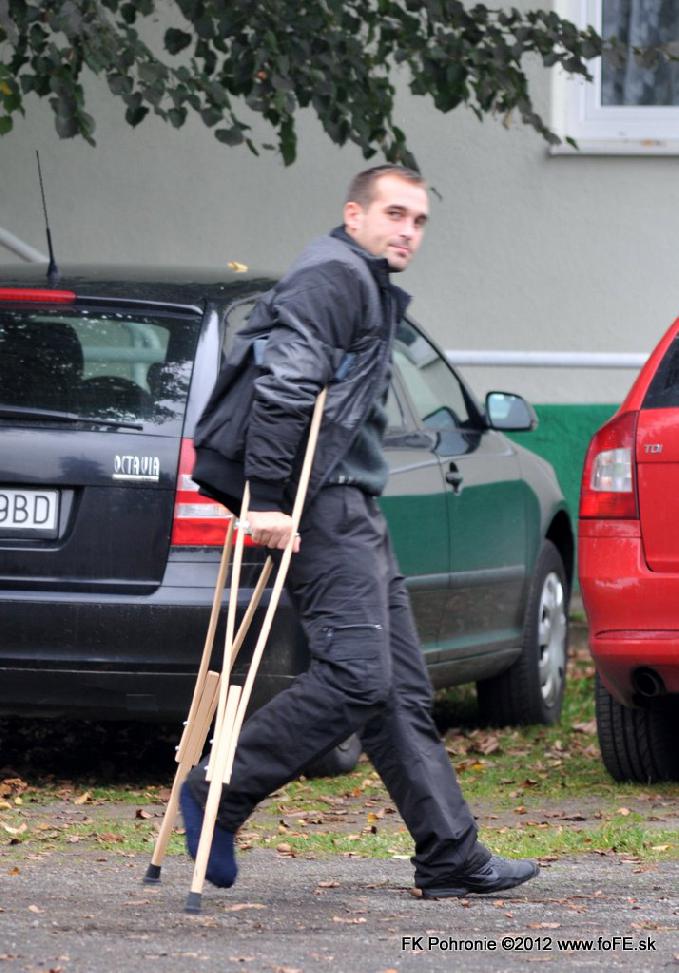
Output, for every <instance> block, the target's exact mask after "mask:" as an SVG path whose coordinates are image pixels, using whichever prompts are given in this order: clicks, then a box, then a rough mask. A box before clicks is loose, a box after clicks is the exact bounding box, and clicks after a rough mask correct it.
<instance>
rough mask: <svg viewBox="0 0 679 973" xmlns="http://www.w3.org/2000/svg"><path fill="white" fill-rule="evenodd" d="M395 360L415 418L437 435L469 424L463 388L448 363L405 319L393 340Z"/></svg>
mask: <svg viewBox="0 0 679 973" xmlns="http://www.w3.org/2000/svg"><path fill="white" fill-rule="evenodd" d="M394 362H395V364H396V365H397V366H398V369H399V371H400V373H401V375H402V377H403V381H404V383H405V386H406V389H407V390H408V394H409V396H410V398H411V400H412V403H413V407H414V409H415V412H416V413H417V417H418V419H419V420H420V421H421V422H422V425H423V426H425V428H426V429H430V430H431V431H432V432H436V433H439V434H442V433H444V432H445V431H446V430H449V429H454V430H457V429H459V428H461V427H462V428H464V427H467V426H469V425H470V415H469V408H468V404H467V397H466V394H465V392H464V389H463V387H462V385H461V384H460V382H459V381H458V379H457V376H456V375H455V373H454V372H453V371H452V369H451V368H450V366H449V365H448V363H447V362H446V361H445V360H444V359H443V358H441V356H440V355H439V353H438V352H437V350H436V349H435V348H434V346H433V345H431V344H430V343H429V342H428V341H427V339H426V338H425V337H423V335H421V334H420V333H419V331H417V330H416V329H415V328H414V327H413V326H412V324H410V323H409V322H408V321H402V322H401V324H400V325H399V329H398V334H397V335H396V341H395V343H394Z"/></svg>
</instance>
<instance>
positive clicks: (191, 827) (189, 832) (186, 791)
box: [179, 782, 238, 889]
mask: <svg viewBox="0 0 679 973" xmlns="http://www.w3.org/2000/svg"><path fill="white" fill-rule="evenodd" d="M179 806H180V807H181V811H182V817H183V818H184V828H185V829H186V849H187V851H188V853H189V855H190V856H191V858H193V859H194V861H195V858H196V855H197V854H198V842H199V841H200V832H201V829H202V827H203V808H202V807H201V806H200V804H199V803H198V801H197V800H196V799H195V797H194V796H193V794H192V793H191V788H190V787H189V785H188V783H187V782H184V784H182V789H181V792H180V795H179ZM237 874H238V866H237V865H236V856H235V853H234V848H233V832H232V831H225V830H224V828H220V827H219V825H218V824H216V825H215V830H214V836H213V838H212V848H211V849H210V857H209V859H208V863H207V872H206V873H205V878H206V879H207V880H208V882H211V883H212V885H216V886H217V887H218V888H220V889H230V888H231V886H232V885H233V883H234V882H235V881H236V875H237Z"/></svg>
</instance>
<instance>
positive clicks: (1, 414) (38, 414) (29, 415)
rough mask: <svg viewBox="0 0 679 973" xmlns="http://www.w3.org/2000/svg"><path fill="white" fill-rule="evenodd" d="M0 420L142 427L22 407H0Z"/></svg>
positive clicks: (113, 420) (116, 421)
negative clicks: (37, 420) (45, 420)
mask: <svg viewBox="0 0 679 973" xmlns="http://www.w3.org/2000/svg"><path fill="white" fill-rule="evenodd" d="M0 419H48V420H51V421H52V422H73V423H76V422H89V423H92V424H94V425H98V426H115V427H116V428H117V429H138V430H139V431H140V432H141V431H143V429H144V427H143V426H142V425H141V423H139V422H125V420H124V419H98V418H96V417H95V416H79V415H76V413H75V412H57V411H55V410H54V409H33V408H31V407H30V406H29V407H27V406H23V405H0Z"/></svg>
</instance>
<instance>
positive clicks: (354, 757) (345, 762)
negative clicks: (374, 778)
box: [304, 733, 362, 777]
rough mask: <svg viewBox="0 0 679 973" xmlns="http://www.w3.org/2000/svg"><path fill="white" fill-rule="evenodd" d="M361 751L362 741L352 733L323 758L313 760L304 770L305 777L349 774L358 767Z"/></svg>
mask: <svg viewBox="0 0 679 973" xmlns="http://www.w3.org/2000/svg"><path fill="white" fill-rule="evenodd" d="M361 750H362V747H361V741H360V740H359V738H358V737H357V736H356V734H355V733H352V734H351V736H350V737H349V739H348V740H345V741H344V743H339V744H338V745H337V746H336V747H333V748H332V750H328V752H327V753H324V754H323V756H322V757H317V758H316V759H315V760H312V761H311V763H310V764H308V766H307V767H305V768H304V776H305V777H339V775H340V774H349V773H351V771H352V770H353V769H354V767H355V766H356V764H357V762H358V758H359V757H360V756H361Z"/></svg>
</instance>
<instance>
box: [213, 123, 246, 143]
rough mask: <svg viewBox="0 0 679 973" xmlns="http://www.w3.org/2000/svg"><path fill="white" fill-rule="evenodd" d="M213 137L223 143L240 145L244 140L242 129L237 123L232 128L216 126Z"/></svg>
mask: <svg viewBox="0 0 679 973" xmlns="http://www.w3.org/2000/svg"><path fill="white" fill-rule="evenodd" d="M215 138H216V139H217V140H218V141H219V142H223V143H224V145H242V144H243V142H244V141H245V138H244V136H243V133H242V131H241V130H240V128H239V126H238V125H234V126H233V127H232V128H218V129H216V130H215Z"/></svg>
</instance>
